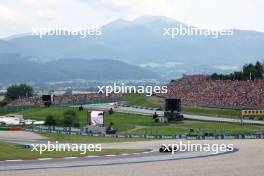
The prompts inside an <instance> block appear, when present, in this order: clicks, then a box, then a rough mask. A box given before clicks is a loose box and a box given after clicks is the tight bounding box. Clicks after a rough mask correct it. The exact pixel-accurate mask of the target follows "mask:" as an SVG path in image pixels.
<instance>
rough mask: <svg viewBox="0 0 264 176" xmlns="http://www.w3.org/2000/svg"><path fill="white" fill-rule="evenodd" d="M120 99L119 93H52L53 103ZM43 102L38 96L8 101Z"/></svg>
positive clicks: (19, 103) (83, 102)
mask: <svg viewBox="0 0 264 176" xmlns="http://www.w3.org/2000/svg"><path fill="white" fill-rule="evenodd" d="M120 99H121V94H114V93H112V94H109V95H108V96H106V95H105V94H98V93H87V94H74V95H54V96H53V101H52V104H53V105H73V104H87V103H97V102H104V101H109V102H111V101H117V100H120ZM43 104H44V102H43V100H42V98H41V97H40V96H35V97H29V98H20V99H16V100H14V101H12V102H11V103H9V104H8V105H9V106H41V105H43Z"/></svg>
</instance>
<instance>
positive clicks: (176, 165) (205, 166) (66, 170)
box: [0, 139, 264, 176]
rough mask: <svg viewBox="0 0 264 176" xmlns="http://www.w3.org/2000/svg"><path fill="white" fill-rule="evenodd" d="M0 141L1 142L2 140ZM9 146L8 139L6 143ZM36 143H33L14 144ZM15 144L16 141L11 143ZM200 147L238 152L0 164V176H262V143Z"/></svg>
mask: <svg viewBox="0 0 264 176" xmlns="http://www.w3.org/2000/svg"><path fill="white" fill-rule="evenodd" d="M1 140H2V141H3V140H4V139H1ZM5 141H9V142H11V141H10V140H9V139H8V140H5ZM33 141H35V142H37V141H36V140H31V141H23V140H21V139H18V141H17V142H25V143H27V142H33ZM13 142H15V140H13ZM177 142H179V140H157V141H139V142H124V143H109V144H105V145H104V146H105V147H108V148H118V147H120V146H122V148H138V147H144V148H150V149H153V148H156V149H157V147H158V146H160V145H161V144H164V143H166V144H168V143H171V144H172V143H177ZM193 142H194V143H202V144H223V143H224V144H230V143H232V144H234V147H235V148H237V149H239V150H238V151H236V152H233V153H226V154H220V155H212V156H211V153H210V152H209V153H195V152H194V153H192V152H191V153H177V154H175V155H171V154H161V153H157V152H150V153H141V154H132V155H118V156H103V157H98V158H97V157H94V158H93V157H87V158H82V159H80V158H78V159H74V158H72V159H71V158H68V159H57V160H45V159H44V160H40V161H35V160H34V161H30V160H29V161H13V162H12V161H10V162H1V163H0V169H1V171H0V176H13V175H15V176H24V175H26V176H28V175H29V176H35V175H38V176H49V175H63V176H70V175H74V176H82V175H95V176H99V175H107V176H118V175H122V176H123V175H126V176H134V175H135V176H138V175H144V176H160V175H166V176H175V175H177V176H178V175H179V176H181V175H182V176H204V175H205V176H207V175H208V176H209V175H210V176H211V175H212V176H230V175H231V176H260V175H263V173H264V157H263V156H264V148H263V146H264V140H261V139H250V140H202V141H193Z"/></svg>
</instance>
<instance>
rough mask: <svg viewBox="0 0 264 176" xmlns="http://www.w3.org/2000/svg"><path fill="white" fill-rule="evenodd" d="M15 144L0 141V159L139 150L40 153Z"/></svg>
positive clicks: (103, 153) (120, 151) (107, 153)
mask: <svg viewBox="0 0 264 176" xmlns="http://www.w3.org/2000/svg"><path fill="white" fill-rule="evenodd" d="M16 145H17V144H14V143H6V142H0V149H1V150H0V160H12V159H27V158H51V157H73V156H80V157H81V156H94V155H110V154H121V153H133V152H140V151H142V150H138V149H102V151H87V153H85V154H80V153H83V152H82V151H57V152H55V151H53V152H48V151H46V152H43V153H42V154H40V153H39V152H37V151H31V149H32V148H30V149H24V148H17V147H16Z"/></svg>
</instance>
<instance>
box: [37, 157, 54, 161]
mask: <svg viewBox="0 0 264 176" xmlns="http://www.w3.org/2000/svg"><path fill="white" fill-rule="evenodd" d="M51 159H53V158H38V160H41V161H45V160H51Z"/></svg>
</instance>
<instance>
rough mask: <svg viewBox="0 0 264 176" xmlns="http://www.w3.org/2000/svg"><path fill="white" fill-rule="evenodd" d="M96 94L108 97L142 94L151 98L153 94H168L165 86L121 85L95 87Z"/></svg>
mask: <svg viewBox="0 0 264 176" xmlns="http://www.w3.org/2000/svg"><path fill="white" fill-rule="evenodd" d="M97 88H98V92H97V93H102V94H105V95H106V96H108V95H109V94H111V93H116V94H118V93H142V94H146V95H147V96H151V95H153V94H160V93H162V94H166V93H167V92H168V89H167V86H129V85H125V84H124V83H122V84H121V85H117V84H116V83H114V85H113V86H112V85H109V86H97Z"/></svg>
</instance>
